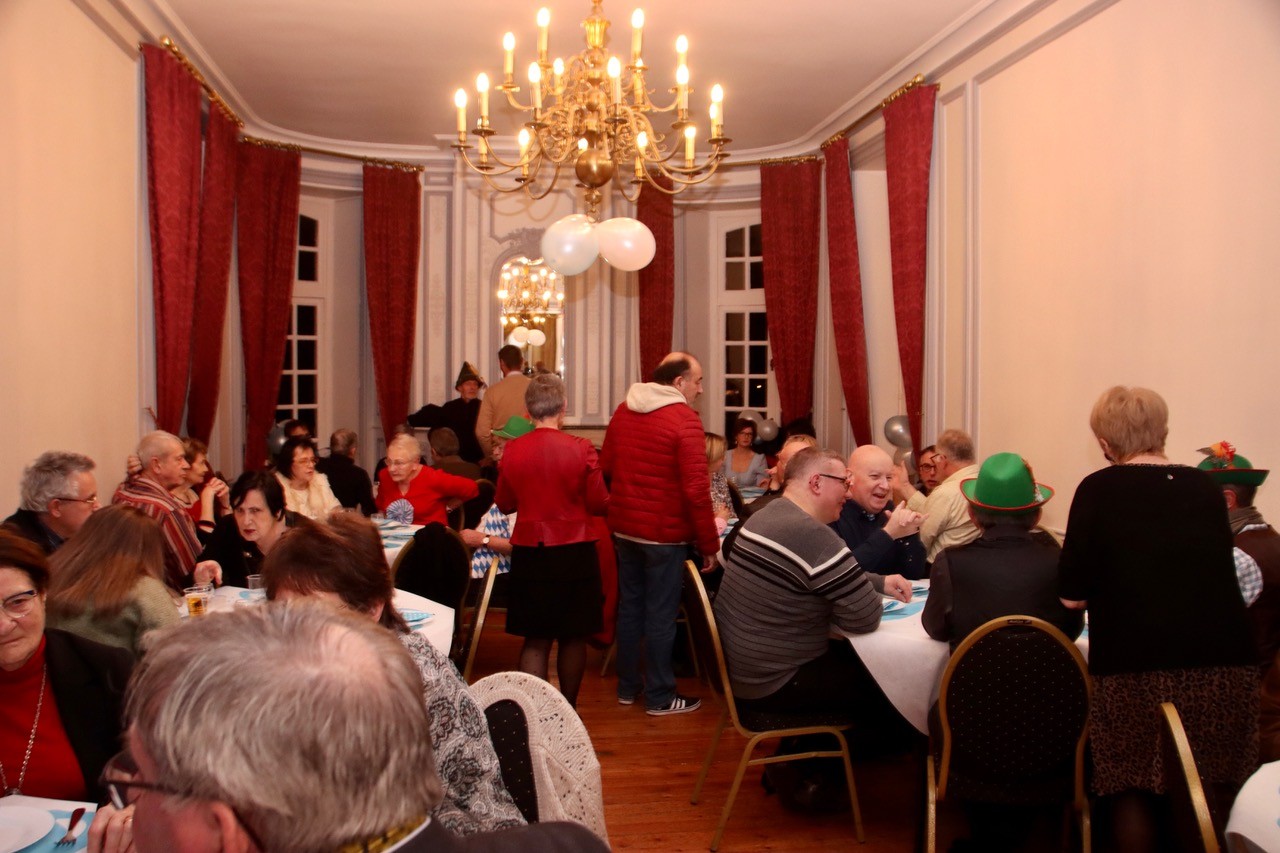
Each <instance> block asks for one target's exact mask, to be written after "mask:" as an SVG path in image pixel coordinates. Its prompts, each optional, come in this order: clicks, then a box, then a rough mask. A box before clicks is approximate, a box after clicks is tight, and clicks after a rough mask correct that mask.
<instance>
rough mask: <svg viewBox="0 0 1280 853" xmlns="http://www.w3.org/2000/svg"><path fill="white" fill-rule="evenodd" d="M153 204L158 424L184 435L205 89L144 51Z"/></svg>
mask: <svg viewBox="0 0 1280 853" xmlns="http://www.w3.org/2000/svg"><path fill="white" fill-rule="evenodd" d="M142 55H143V59H144V61H143V65H144V69H145V76H146V113H147V115H146V120H147V203H148V205H149V208H150V219H151V267H152V273H151V282H152V294H153V302H154V303H155V325H156V426H157V427H159V428H160V429H164V430H169V431H170V432H175V433H176V432H178V431H180V430H181V428H182V407H183V403H185V402H186V398H187V368H188V366H189V364H190V359H191V315H192V311H193V307H194V304H195V286H196V284H195V281H196V276H195V270H196V247H197V238H198V234H199V230H198V226H199V216H198V210H199V204H200V107H201V94H200V85H199V84H198V83H196V81H195V79H194V78H192V76H191V75H190V74H188V73H187V70H186V69H185V68H183V67H182V65H181V63H179V62H178V60H177V59H175V58H174V57H173V55H172V54H170V53H169V51H167V50H165V49H164V48H162V47H158V46H156V45H152V44H148V45H143V47H142Z"/></svg>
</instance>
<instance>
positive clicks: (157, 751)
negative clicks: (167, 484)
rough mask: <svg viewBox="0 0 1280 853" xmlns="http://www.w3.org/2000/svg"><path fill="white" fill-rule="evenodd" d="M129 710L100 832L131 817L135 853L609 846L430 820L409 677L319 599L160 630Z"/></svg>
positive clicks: (562, 831) (422, 732) (416, 701)
mask: <svg viewBox="0 0 1280 853" xmlns="http://www.w3.org/2000/svg"><path fill="white" fill-rule="evenodd" d="M246 662H248V665H246ZM229 697H235V699H236V701H228V699H229ZM128 717H129V728H128V734H127V738H126V743H127V749H126V751H125V752H123V753H121V754H120V755H118V756H116V757H115V758H114V759H112V761H111V762H110V763H109V764H108V765H107V768H106V770H105V771H104V772H103V776H104V781H105V783H106V787H107V791H108V794H109V795H110V797H111V800H112V804H111V807H110V808H107V809H104V811H105V812H106V815H107V820H105V821H103V822H102V823H103V824H104V827H106V826H110V825H112V824H113V821H112V817H113V816H114V813H115V812H116V810H119V809H128V808H132V809H133V813H132V818H133V819H132V821H131V822H129V826H130V828H131V830H132V841H133V843H134V846H135V847H136V849H137V850H138V851H139V853H168V851H171V850H183V851H214V850H222V851H233V853H247V851H272V853H303V851H306V852H307V853H310V851H320V850H352V851H357V850H379V851H392V850H399V851H402V853H412V851H441V853H453V851H476V853H479V851H492V853H506V851H512V853H515V851H530V853H543V851H547V853H549V852H550V851H553V850H554V851H566V853H597V852H598V851H605V850H607V849H608V848H607V847H606V846H605V845H604V843H603V842H602V841H601V840H600V839H598V838H596V837H595V836H594V835H593V834H592V833H591V832H590V831H589V830H587V829H586V828H585V827H583V826H580V825H578V824H572V823H539V824H534V825H532V826H522V827H519V828H516V829H509V830H503V831H500V832H493V833H481V834H479V835H473V836H469V837H467V838H458V837H456V836H453V835H451V834H450V833H449V832H448V830H446V829H445V828H444V827H443V826H442V825H441V824H440V823H439V821H435V820H432V819H431V818H429V817H428V815H430V814H431V811H432V808H433V807H434V806H435V804H436V803H437V802H439V800H440V797H441V796H442V788H441V784H440V779H439V777H438V776H437V775H436V770H435V761H434V756H433V754H432V750H431V733H430V723H429V718H428V716H427V709H426V706H425V704H424V700H423V693H422V681H421V676H420V675H419V672H418V669H417V667H416V666H415V665H414V663H413V661H412V659H411V658H410V656H409V654H408V653H407V652H406V651H405V649H404V648H403V647H402V646H401V645H400V643H398V642H396V640H395V638H394V637H393V636H392V634H391V633H390V632H388V631H387V630H386V629H384V628H381V627H379V626H378V625H377V624H375V623H374V622H373V621H372V620H370V619H367V618H363V617H358V616H355V615H349V614H344V613H342V612H340V611H338V610H336V609H334V608H331V607H328V606H325V605H321V604H317V603H308V602H298V603H293V604H288V605H280V604H272V605H270V606H264V607H255V608H242V609H238V610H236V611H235V612H232V613H219V614H216V615H214V616H211V617H209V618H205V619H197V620H193V621H191V622H190V623H188V624H185V625H180V626H177V627H175V628H173V629H170V630H168V631H165V632H164V633H163V634H162V635H161V636H160V638H159V639H158V641H157V642H156V643H154V644H153V645H152V648H151V650H150V651H148V653H147V656H146V658H145V659H144V660H143V661H142V663H141V664H140V665H139V666H138V668H137V669H135V671H134V678H133V680H132V682H131V683H130V685H129V697H128ZM99 817H101V815H100V816H99ZM115 823H116V825H118V822H115ZM98 824H99V821H96V820H95V821H94V824H93V826H92V827H91V829H90V833H91V845H90V849H93V850H101V849H104V846H105V845H103V843H102V842H103V839H102V837H101V835H102V832H101V831H99V833H98V835H97V836H93V833H94V832H95V830H97V829H98ZM115 840H119V839H115Z"/></svg>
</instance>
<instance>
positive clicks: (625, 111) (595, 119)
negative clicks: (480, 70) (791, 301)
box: [453, 0, 731, 219]
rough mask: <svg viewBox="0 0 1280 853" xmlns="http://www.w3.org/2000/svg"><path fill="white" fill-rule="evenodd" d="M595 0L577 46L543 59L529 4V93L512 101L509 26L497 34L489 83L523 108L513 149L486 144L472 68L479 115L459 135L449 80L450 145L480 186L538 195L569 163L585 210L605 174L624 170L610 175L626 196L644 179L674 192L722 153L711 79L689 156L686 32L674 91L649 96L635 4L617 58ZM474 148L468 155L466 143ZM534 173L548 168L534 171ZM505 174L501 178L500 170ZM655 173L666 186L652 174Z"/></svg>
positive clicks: (701, 175) (462, 94)
mask: <svg viewBox="0 0 1280 853" xmlns="http://www.w3.org/2000/svg"><path fill="white" fill-rule="evenodd" d="M602 2H603V0H591V15H590V16H589V17H588V18H587V19H586V20H585V21H584V22H583V24H582V26H583V29H585V30H586V41H587V47H586V49H585V50H583V51H582V52H580V53H578V54H577V55H576V56H572V57H570V58H569V59H568V60H564V59H561V58H559V57H556V58H554V59H549V56H550V54H549V53H548V27H549V26H550V23H551V13H550V11H548V10H547V9H546V8H542V9H539V10H538V15H537V23H538V49H537V61H535V62H532V63H530V64H529V73H528V79H529V87H530V91H529V97H528V100H527V102H524V103H522V102H521V101H520V99H519V98H517V94H518V93H519V92H520V87H519V86H518V85H516V82H515V36H514V35H513V34H512V33H507V34H506V35H505V36H504V37H503V49H504V51H505V59H504V63H503V82H502V84H501V85H500V86H498V87H497V89H498V91H500V92H503V93H505V94H506V97H507V102H508V103H509V104H510V105H511V107H513V108H514V109H516V110H518V111H520V112H522V113H526V114H528V120H527V121H525V122H524V124H523V126H522V127H521V129H520V132H519V134H518V137H517V143H518V146H519V152H520V154H519V157H518V158H516V159H515V160H514V161H508V160H505V159H503V158H502V157H500V156H499V155H498V153H497V152H496V151H495V150H494V149H493V147H492V145H491V144H490V138H491V137H492V136H493V135H494V133H495V131H494V130H493V129H492V128H491V127H490V126H489V90H490V84H489V77H488V75H486V74H480V75H479V76H478V77H476V93H477V95H478V96H479V102H480V117H479V119H478V120H477V121H476V124H475V127H474V128H471V129H470V133H471V135H473V136H475V137H476V143H475V145H472V144H470V143H469V142H468V141H467V134H468V123H467V93H466V91H465V90H463V89H459V90H458V91H457V93H456V94H455V96H454V105H455V106H456V107H457V110H458V141H457V142H456V143H454V145H453V147H454V148H456V149H457V150H458V152H459V153H460V154H461V155H462V159H463V161H464V162H465V163H466V164H467V165H468V166H469V167H470V168H471V169H473V170H475V171H476V172H478V173H479V174H480V175H482V176H483V177H484V179H485V182H486V183H488V184H489V186H491V187H493V188H494V189H496V190H498V191H499V192H519V191H523V192H524V193H525V194H526V195H528V196H529V197H530V198H532V199H539V198H543V197H544V196H546V195H547V194H548V193H550V192H551V190H552V189H553V188H554V187H555V185H556V183H557V181H558V179H559V177H560V171H561V169H564V168H567V167H570V166H572V168H573V172H574V174H575V175H576V177H577V179H578V182H579V183H578V186H580V187H583V188H584V189H586V203H587V213H588V215H589V216H590V217H591V218H592V219H594V218H595V217H596V215H597V214H598V212H599V209H600V202H601V199H602V197H603V194H602V192H601V188H602V187H604V186H605V185H606V184H608V183H609V181H610V180H612V179H613V178H614V176H615V175H621V174H629V175H631V178H630V181H629V182H628V183H627V184H623V182H622V181H619V184H620V188H621V191H622V193H623V195H624V196H625V197H626V198H627V200H628V201H633V202H634V201H635V200H636V198H638V197H639V194H640V188H641V186H642V185H644V184H648V185H650V186H651V187H654V188H655V189H658V190H661V191H662V192H665V193H668V194H675V193H678V192H680V191H682V190H684V189H685V188H687V187H689V186H693V185H695V184H700V183H702V182H704V181H706V180H707V179H708V178H710V177H711V175H713V174H715V171H716V168H717V167H718V166H719V164H720V161H721V160H722V159H724V158H725V157H727V156H728V154H727V153H726V152H725V151H724V146H725V145H726V144H727V143H729V142H730V141H731V140H729V139H728V138H726V137H725V135H724V90H723V89H722V88H721V87H720V85H718V84H717V85H715V86H713V87H712V89H711V102H710V119H711V121H710V136H709V138H708V139H707V142H706V144H707V145H709V146H710V151H709V152H707V153H706V156H705V159H703V160H702V161H701V162H698V160H697V157H696V154H697V149H696V139H697V126H696V125H695V123H694V122H693V121H692V120H691V119H690V118H689V95H690V94H691V92H692V91H693V90H692V88H691V87H690V85H689V77H690V75H689V66H688V63H687V58H688V49H689V45H688V40H687V39H686V38H685V37H684V36H680V37H679V38H678V39H677V40H676V52H677V63H676V85H675V87H674V88H673V89H671V90H670V91H671V93H673V94H674V99H673V100H672V102H671V103H670V104H669V105H667V106H659V105H657V104H655V103H654V102H653V101H652V100H651V96H652V95H653V94H654V93H653V92H652V91H650V90H649V89H648V88H647V86H646V82H645V75H646V73H647V72H648V71H649V70H650V69H649V66H648V65H647V64H646V63H645V61H644V58H643V56H642V53H641V48H642V44H643V35H642V30H643V27H644V12H643V11H641V10H640V9H636V10H635V12H634V13H633V14H632V16H631V27H632V36H631V56H630V61H629V62H627V63H625V64H624V63H623V61H622V60H621V59H620V58H619V57H618V56H614V55H610V53H609V51H608V50H606V49H605V42H606V40H607V39H606V33H607V31H608V29H609V21H608V20H607V19H606V18H605V17H604V14H603V12H602V10H601V8H600V5H601V3H602ZM663 113H669V114H671V118H672V122H671V125H670V132H669V133H664V132H660V131H658V130H656V129H655V128H654V126H653V123H652V120H653V119H656V118H658V117H659V115H660V114H663ZM472 150H474V151H475V152H476V156H475V158H474V159H473V158H472V156H471V154H470V153H469V152H471V151H472ZM544 173H545V174H546V175H549V177H544ZM507 176H510V178H509V179H508V180H504V179H506V178H507ZM658 176H663V177H665V178H667V179H668V181H669V182H670V189H668V188H667V187H665V186H663V184H662V183H660V182H658V181H657V177H658Z"/></svg>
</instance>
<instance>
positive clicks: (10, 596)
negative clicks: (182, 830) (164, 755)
mask: <svg viewBox="0 0 1280 853" xmlns="http://www.w3.org/2000/svg"><path fill="white" fill-rule="evenodd" d="M48 586H49V566H48V563H47V562H46V561H45V557H44V554H42V553H41V552H40V549H39V548H37V547H36V545H35V544H34V543H32V542H30V541H28V540H26V539H24V538H22V537H21V536H18V535H17V534H15V533H13V532H12V531H8V530H3V531H0V795H4V794H15V793H18V794H25V795H27V796H32V797H52V798H55V799H63V800H92V801H94V802H101V801H103V799H105V791H103V790H102V789H101V788H100V787H99V784H98V777H99V774H100V773H101V772H102V769H103V767H104V765H106V763H107V760H108V759H109V758H110V757H111V755H112V754H113V753H114V752H115V751H116V750H117V749H119V741H120V733H121V726H120V719H121V711H122V708H123V702H124V690H125V685H126V684H127V683H128V681H129V675H130V673H131V672H132V669H133V655H131V654H130V653H129V652H127V651H125V650H124V649H118V648H112V647H109V646H104V645H102V644H100V643H95V642H93V641H91V640H87V639H84V638H82V637H78V636H76V635H74V634H70V633H67V632H65V631H58V630H55V629H52V628H49V629H46V627H45V593H46V591H47V589H48Z"/></svg>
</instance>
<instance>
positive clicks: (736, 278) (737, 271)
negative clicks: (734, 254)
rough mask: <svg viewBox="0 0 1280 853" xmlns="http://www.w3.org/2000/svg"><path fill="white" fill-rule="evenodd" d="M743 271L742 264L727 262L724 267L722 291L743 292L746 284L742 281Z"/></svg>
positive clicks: (743, 277)
mask: <svg viewBox="0 0 1280 853" xmlns="http://www.w3.org/2000/svg"><path fill="white" fill-rule="evenodd" d="M744 272H745V270H743V268H742V264H740V263H737V262H734V261H728V262H726V263H725V265H724V289H725V290H745V289H746V287H747V283H746V281H745V280H744V279H745V276H744V275H743V273H744Z"/></svg>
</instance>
